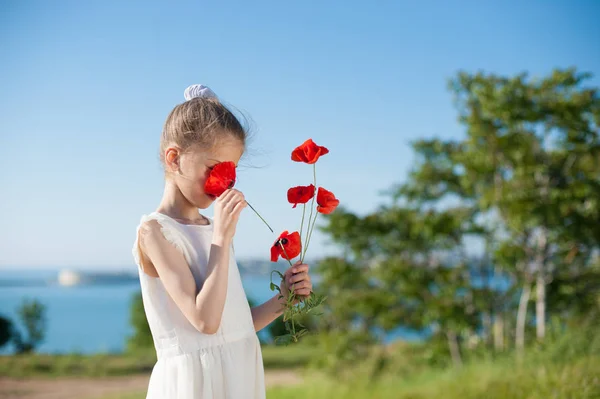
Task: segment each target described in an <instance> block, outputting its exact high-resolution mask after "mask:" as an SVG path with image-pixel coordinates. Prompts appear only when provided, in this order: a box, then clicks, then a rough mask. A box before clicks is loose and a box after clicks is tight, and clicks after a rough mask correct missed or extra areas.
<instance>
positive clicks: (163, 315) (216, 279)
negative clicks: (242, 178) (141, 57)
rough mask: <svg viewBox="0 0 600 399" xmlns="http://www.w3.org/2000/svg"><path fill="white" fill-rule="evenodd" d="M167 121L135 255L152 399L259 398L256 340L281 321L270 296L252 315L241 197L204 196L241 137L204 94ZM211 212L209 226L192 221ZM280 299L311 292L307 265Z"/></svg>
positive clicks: (296, 269) (197, 92) (194, 93)
mask: <svg viewBox="0 0 600 399" xmlns="http://www.w3.org/2000/svg"><path fill="white" fill-rule="evenodd" d="M185 98H186V101H185V102H184V103H182V104H179V105H177V106H176V107H175V108H174V109H173V110H172V111H171V113H170V114H169V116H168V117H167V120H166V122H165V125H164V129H163V132H162V137H161V141H160V157H161V162H162V164H163V166H164V169H165V189H164V194H163V198H162V200H161V202H160V205H159V206H158V208H157V209H156V211H155V212H152V213H150V214H149V215H144V216H143V217H142V219H141V222H140V225H139V226H138V229H137V237H136V240H135V244H134V249H133V254H134V257H135V261H136V264H137V265H138V271H139V275H140V283H141V289H142V297H143V302H144V309H145V313H146V316H147V318H148V324H149V325H150V330H151V332H152V337H153V340H154V346H155V348H156V353H157V358H158V360H157V362H156V365H155V366H154V368H153V371H152V375H151V376H150V382H149V386H148V394H147V398H149V399H155V398H156V399H200V398H202V399H212V398H215V399H221V398H223V399H243V398H252V399H254V398H264V397H265V384H264V372H263V364H262V355H261V351H260V345H259V341H258V337H257V335H256V332H257V331H259V330H261V329H262V328H264V327H266V326H267V325H268V324H270V323H271V322H272V321H273V320H275V319H276V318H277V317H278V316H280V315H281V314H282V310H283V303H282V302H281V301H280V300H279V299H278V298H277V297H278V295H279V294H278V295H277V296H274V297H273V298H271V299H270V300H269V301H267V302H265V303H264V304H262V305H260V306H258V307H255V308H252V309H250V307H249V305H248V301H247V299H246V295H245V293H244V289H243V287H242V282H241V279H240V274H239V271H238V268H237V264H236V261H235V259H234V256H233V250H232V240H233V237H234V235H235V229H236V225H237V222H238V219H239V216H240V213H241V212H242V210H243V209H244V208H245V207H246V205H247V203H246V201H245V199H244V195H243V194H242V193H241V192H240V191H238V190H235V189H228V190H227V191H225V192H224V193H223V194H222V195H221V196H219V197H218V198H216V197H214V196H212V195H210V194H207V193H205V192H204V184H205V181H206V178H207V177H208V174H209V173H210V170H211V169H212V168H213V167H214V166H215V165H216V164H218V163H219V162H225V161H232V162H234V163H235V165H236V166H237V164H238V162H239V159H240V157H241V156H242V154H243V152H244V149H245V141H246V132H245V130H244V128H243V127H242V125H241V124H240V122H239V121H238V120H237V118H236V117H235V116H234V115H233V113H231V111H229V109H227V108H226V107H225V106H224V105H223V104H221V103H220V101H219V100H218V99H217V97H216V96H215V94H214V93H213V92H212V91H211V90H210V89H209V88H207V87H206V86H201V85H194V86H190V87H189V88H188V89H187V90H186V91H185ZM213 202H214V203H215V210H214V218H208V217H206V216H203V215H201V214H199V213H198V208H200V209H206V208H208V207H209V206H210V205H211V204H212V203H213ZM284 276H285V279H284V280H283V281H282V283H281V287H280V289H281V291H282V293H283V295H284V296H286V294H287V293H288V292H289V290H291V289H292V286H293V289H294V292H295V293H296V294H297V296H298V298H299V299H302V298H305V297H307V296H308V295H309V294H310V292H311V290H312V283H311V279H310V277H309V275H308V266H307V265H305V264H301V263H300V262H297V263H296V264H295V265H294V266H293V267H290V268H289V269H288V270H287V271H286V272H285V273H284Z"/></svg>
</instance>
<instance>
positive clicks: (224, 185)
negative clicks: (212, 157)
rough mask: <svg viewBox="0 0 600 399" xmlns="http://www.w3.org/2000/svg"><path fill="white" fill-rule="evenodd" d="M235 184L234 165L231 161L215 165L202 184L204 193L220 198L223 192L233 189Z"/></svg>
mask: <svg viewBox="0 0 600 399" xmlns="http://www.w3.org/2000/svg"><path fill="white" fill-rule="evenodd" d="M234 184H235V163H233V162H231V161H227V162H220V163H218V164H216V165H215V166H214V167H213V168H212V170H211V171H210V174H209V175H208V178H207V179H206V183H205V184H204V192H205V193H206V194H211V195H214V196H217V197H218V196H220V195H221V194H223V193H224V192H225V190H227V189H230V188H233V186H234Z"/></svg>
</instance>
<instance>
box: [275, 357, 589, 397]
mask: <svg viewBox="0 0 600 399" xmlns="http://www.w3.org/2000/svg"><path fill="white" fill-rule="evenodd" d="M307 380H308V381H310V382H309V383H306V384H304V385H303V386H302V387H286V388H283V387H277V388H273V389H270V390H269V395H268V397H270V398H278V399H296V398H297V399H300V398H307V397H308V398H314V399H318V398H327V399H342V398H343V399H359V398H360V399H363V398H373V399H392V398H393V399H426V398H444V399H479V398H486V399H507V398H528V399H550V398H574V399H575V398H576V399H588V398H600V359H598V358H595V357H591V356H590V357H586V358H583V359H580V360H578V361H574V362H570V363H567V364H564V365H559V366H558V365H553V364H550V365H546V364H543V363H541V364H538V365H533V364H531V365H527V366H524V367H522V368H518V367H516V365H515V363H514V362H508V361H506V362H501V363H483V362H482V363H476V364H472V365H470V366H467V367H465V368H464V369H462V370H449V371H445V372H444V371H442V372H424V373H422V374H421V375H417V376H414V377H413V378H411V379H410V380H407V381H402V380H400V379H398V378H394V376H391V375H389V376H386V377H384V378H382V379H381V380H380V381H378V382H376V383H369V382H368V381H366V380H364V379H357V380H354V381H352V382H350V381H345V382H340V381H335V380H331V379H328V378H323V377H319V376H315V377H312V378H307Z"/></svg>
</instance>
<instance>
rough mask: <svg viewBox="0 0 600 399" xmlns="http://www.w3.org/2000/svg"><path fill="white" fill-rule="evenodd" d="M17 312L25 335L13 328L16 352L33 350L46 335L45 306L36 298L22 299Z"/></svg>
mask: <svg viewBox="0 0 600 399" xmlns="http://www.w3.org/2000/svg"><path fill="white" fill-rule="evenodd" d="M17 314H18V316H19V319H20V320H21V323H22V324H23V326H24V327H25V331H26V332H27V337H26V338H24V337H23V335H22V334H21V332H20V331H18V330H16V329H13V339H14V342H15V346H16V348H17V352H18V353H29V352H33V351H34V350H35V348H36V347H37V346H38V345H39V344H40V343H42V342H43V341H44V337H45V335H46V307H45V306H44V305H43V304H42V303H40V302H38V301H37V300H35V299H33V300H27V299H25V300H23V302H22V303H21V305H20V306H19V308H18V309H17Z"/></svg>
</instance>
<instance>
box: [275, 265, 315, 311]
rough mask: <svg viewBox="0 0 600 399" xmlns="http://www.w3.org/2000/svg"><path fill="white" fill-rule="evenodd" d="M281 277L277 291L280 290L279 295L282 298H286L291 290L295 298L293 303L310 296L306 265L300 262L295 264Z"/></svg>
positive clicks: (310, 282) (309, 282)
mask: <svg viewBox="0 0 600 399" xmlns="http://www.w3.org/2000/svg"><path fill="white" fill-rule="evenodd" d="M283 277H284V279H283V281H282V282H281V284H280V285H279V289H281V294H282V295H283V296H284V298H287V296H288V294H289V292H290V291H292V290H293V292H294V294H296V298H297V300H296V301H295V303H298V302H299V301H300V300H303V299H306V298H308V297H309V296H310V294H311V292H312V288H313V287H312V281H311V280H310V275H309V274H308V265H307V264H304V263H301V262H300V261H298V262H296V263H295V264H294V265H293V266H292V267H290V268H289V269H287V270H286V271H285V273H283Z"/></svg>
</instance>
